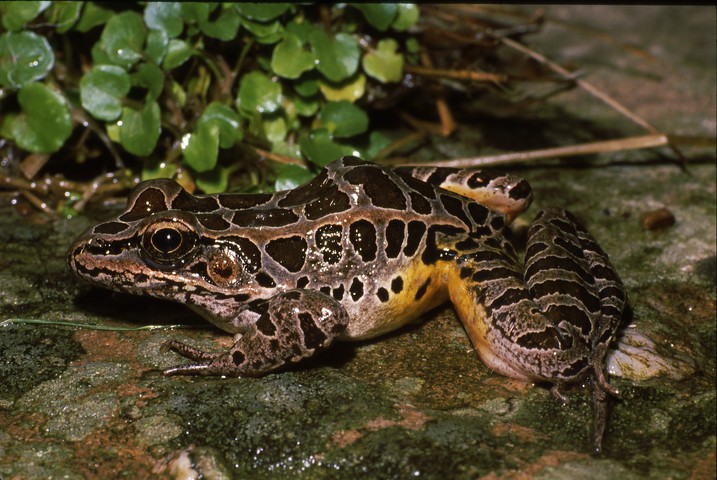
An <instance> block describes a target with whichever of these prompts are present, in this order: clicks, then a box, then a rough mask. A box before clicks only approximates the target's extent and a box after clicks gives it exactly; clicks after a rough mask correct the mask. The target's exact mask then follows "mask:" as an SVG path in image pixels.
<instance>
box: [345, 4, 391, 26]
mask: <svg viewBox="0 0 717 480" xmlns="http://www.w3.org/2000/svg"><path fill="white" fill-rule="evenodd" d="M352 6H353V7H354V8H358V9H359V10H361V13H363V16H364V18H366V21H367V22H368V23H370V24H371V25H373V26H374V27H376V29H377V30H379V31H381V32H384V31H386V30H387V29H388V27H390V26H391V24H392V23H393V21H394V20H395V19H396V14H397V13H398V6H397V5H396V4H395V3H360V4H353V5H352Z"/></svg>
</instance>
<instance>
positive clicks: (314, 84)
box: [292, 72, 319, 97]
mask: <svg viewBox="0 0 717 480" xmlns="http://www.w3.org/2000/svg"><path fill="white" fill-rule="evenodd" d="M316 77H317V74H316V72H310V73H308V74H306V75H303V76H302V77H301V78H300V79H299V80H297V81H295V82H292V85H293V87H294V90H295V91H296V93H298V94H299V95H301V96H303V97H311V96H312V95H316V93H317V92H318V91H319V81H318V79H317V78H316Z"/></svg>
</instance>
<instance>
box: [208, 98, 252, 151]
mask: <svg viewBox="0 0 717 480" xmlns="http://www.w3.org/2000/svg"><path fill="white" fill-rule="evenodd" d="M197 124H198V125H203V124H212V125H216V126H217V128H218V129H219V146H220V147H221V148H231V147H232V146H234V144H235V143H236V142H237V141H238V140H241V137H242V132H241V130H240V127H241V120H240V118H239V114H237V112H235V111H234V110H232V109H231V108H230V107H229V106H227V105H224V104H222V103H219V102H213V103H210V104H209V106H207V108H206V109H204V112H203V113H202V116H201V117H199V121H198V122H197Z"/></svg>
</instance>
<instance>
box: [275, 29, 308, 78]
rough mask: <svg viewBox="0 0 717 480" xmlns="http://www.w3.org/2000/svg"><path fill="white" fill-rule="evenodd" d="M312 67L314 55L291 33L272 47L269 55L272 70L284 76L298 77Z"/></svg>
mask: <svg viewBox="0 0 717 480" xmlns="http://www.w3.org/2000/svg"><path fill="white" fill-rule="evenodd" d="M312 68H314V55H313V54H311V53H310V52H307V51H306V50H304V45H303V42H302V41H301V40H300V39H299V37H297V36H296V35H293V34H291V33H288V34H287V35H286V37H284V40H282V41H281V42H279V43H278V44H277V45H276V47H274V52H273V54H272V56H271V69H272V71H273V72H274V73H275V74H277V75H279V76H280V77H284V78H291V79H294V78H299V77H300V76H301V74H302V73H304V72H306V71H308V70H311V69H312Z"/></svg>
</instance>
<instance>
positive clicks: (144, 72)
mask: <svg viewBox="0 0 717 480" xmlns="http://www.w3.org/2000/svg"><path fill="white" fill-rule="evenodd" d="M132 84H133V85H137V86H139V87H142V88H146V89H147V90H148V95H147V98H148V99H150V100H156V99H157V98H159V96H160V95H161V94H162V90H164V74H163V73H162V69H160V68H159V67H158V66H157V65H155V64H153V63H142V64H140V66H139V67H137V73H135V74H133V75H132Z"/></svg>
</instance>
